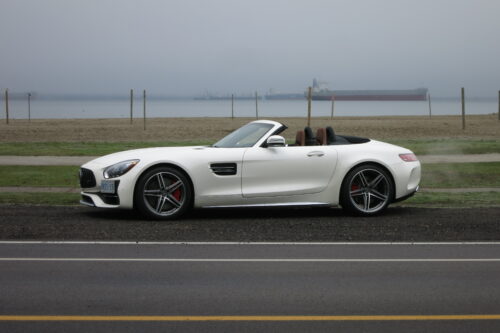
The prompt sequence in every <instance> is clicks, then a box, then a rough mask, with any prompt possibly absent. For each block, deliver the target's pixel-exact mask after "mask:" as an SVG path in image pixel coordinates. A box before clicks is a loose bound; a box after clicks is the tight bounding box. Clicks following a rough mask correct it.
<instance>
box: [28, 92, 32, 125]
mask: <svg viewBox="0 0 500 333" xmlns="http://www.w3.org/2000/svg"><path fill="white" fill-rule="evenodd" d="M28 122H29V123H31V93H28Z"/></svg>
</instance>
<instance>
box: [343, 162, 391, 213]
mask: <svg viewBox="0 0 500 333" xmlns="http://www.w3.org/2000/svg"><path fill="white" fill-rule="evenodd" d="M393 197H394V183H393V181H392V178H391V177H390V176H389V174H388V173H387V171H385V170H384V169H383V168H381V167H379V166H377V165H373V164H365V165H361V166H359V167H357V168H354V169H353V170H351V171H350V172H349V173H348V174H347V176H346V177H345V179H344V182H343V183H342V188H341V192H340V204H341V205H342V208H344V209H345V210H347V211H349V212H351V213H354V214H356V215H364V216H370V215H376V214H378V213H380V212H382V211H384V210H385V209H386V208H387V206H388V205H389V204H390V203H391V201H392V199H393Z"/></svg>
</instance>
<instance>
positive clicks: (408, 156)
mask: <svg viewBox="0 0 500 333" xmlns="http://www.w3.org/2000/svg"><path fill="white" fill-rule="evenodd" d="M399 157H401V159H402V160H403V161H405V162H415V161H418V158H417V156H415V154H399Z"/></svg>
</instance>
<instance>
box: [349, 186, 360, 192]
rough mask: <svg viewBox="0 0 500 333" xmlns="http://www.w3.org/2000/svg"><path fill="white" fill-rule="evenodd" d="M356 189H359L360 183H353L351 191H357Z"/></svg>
mask: <svg viewBox="0 0 500 333" xmlns="http://www.w3.org/2000/svg"><path fill="white" fill-rule="evenodd" d="M356 190H359V186H358V185H351V192H352V191H356Z"/></svg>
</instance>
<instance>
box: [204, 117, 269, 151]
mask: <svg viewBox="0 0 500 333" xmlns="http://www.w3.org/2000/svg"><path fill="white" fill-rule="evenodd" d="M272 127H273V125H272V124H263V123H251V124H247V125H245V126H243V127H240V128H238V129H237V130H236V131H234V132H232V133H231V134H229V135H228V136H226V137H224V138H223V139H222V140H220V141H219V142H216V143H215V144H214V145H213V147H220V148H239V147H252V146H253V145H254V144H256V143H257V141H259V140H260V139H261V138H262V136H264V134H266V133H267V132H268V131H269V130H270V129H271V128H272Z"/></svg>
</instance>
